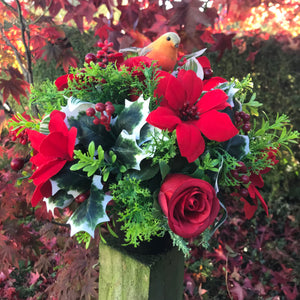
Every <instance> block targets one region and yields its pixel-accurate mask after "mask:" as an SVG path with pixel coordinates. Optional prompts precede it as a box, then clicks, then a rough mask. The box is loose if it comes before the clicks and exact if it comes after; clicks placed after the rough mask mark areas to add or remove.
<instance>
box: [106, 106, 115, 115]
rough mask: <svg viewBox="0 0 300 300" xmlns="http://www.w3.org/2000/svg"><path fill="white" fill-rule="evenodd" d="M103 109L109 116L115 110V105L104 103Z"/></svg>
mask: <svg viewBox="0 0 300 300" xmlns="http://www.w3.org/2000/svg"><path fill="white" fill-rule="evenodd" d="M105 111H106V112H107V114H108V115H110V116H111V115H112V114H113V113H114V112H115V107H114V106H113V105H106V107H105Z"/></svg>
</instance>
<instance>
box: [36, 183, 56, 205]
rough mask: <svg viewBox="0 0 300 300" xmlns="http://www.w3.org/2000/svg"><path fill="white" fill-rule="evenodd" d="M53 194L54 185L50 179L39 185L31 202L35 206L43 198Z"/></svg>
mask: <svg viewBox="0 0 300 300" xmlns="http://www.w3.org/2000/svg"><path fill="white" fill-rule="evenodd" d="M51 195H52V185H51V182H50V180H48V181H46V182H45V183H42V184H40V185H38V186H37V187H36V189H35V191H34V193H33V195H32V198H31V204H32V206H33V207H35V206H36V205H37V204H38V203H39V202H40V201H41V200H42V199H43V198H49V197H51Z"/></svg>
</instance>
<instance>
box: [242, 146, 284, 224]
mask: <svg viewBox="0 0 300 300" xmlns="http://www.w3.org/2000/svg"><path fill="white" fill-rule="evenodd" d="M266 151H267V152H266V153H265V155H267V160H269V161H270V166H274V165H276V164H277V163H278V162H279V160H277V159H276V153H277V149H270V148H268V149H266ZM270 170H271V168H270V167H267V168H265V169H264V170H261V171H260V172H259V173H258V174H255V173H252V174H251V175H250V177H249V178H250V185H249V186H248V192H249V197H250V198H251V200H252V202H253V204H254V205H251V204H250V203H249V202H248V201H247V200H246V199H245V198H243V197H241V201H242V202H244V211H245V215H246V218H247V219H251V218H252V217H253V215H254V213H255V212H256V210H257V207H258V200H259V201H260V203H261V204H262V207H263V209H264V210H265V212H266V214H267V216H268V215H269V212H268V206H267V204H266V202H265V200H264V198H263V196H262V195H261V194H260V192H259V191H258V189H257V188H260V189H261V188H263V186H264V181H263V178H262V176H261V175H262V174H266V173H268V172H269V171H270Z"/></svg>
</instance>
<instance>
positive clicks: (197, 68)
mask: <svg viewBox="0 0 300 300" xmlns="http://www.w3.org/2000/svg"><path fill="white" fill-rule="evenodd" d="M182 69H184V70H187V71H188V70H192V71H194V72H195V73H196V74H197V76H198V77H199V78H200V79H202V80H203V78H204V72H203V68H202V66H201V64H200V63H199V61H198V60H197V59H196V58H195V57H191V58H189V59H188V60H187V61H186V63H185V64H184V65H183V66H182Z"/></svg>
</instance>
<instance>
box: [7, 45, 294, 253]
mask: <svg viewBox="0 0 300 300" xmlns="http://www.w3.org/2000/svg"><path fill="white" fill-rule="evenodd" d="M98 46H99V47H100V48H101V49H100V50H99V51H98V52H97V55H94V54H92V53H89V54H88V55H87V56H86V62H85V66H84V68H82V69H73V70H71V71H70V73H69V74H66V75H64V76H61V77H59V78H57V80H56V81H55V83H52V82H49V81H47V82H45V83H44V84H43V85H42V87H41V88H36V89H33V90H32V94H31V101H32V102H33V103H34V104H35V105H37V106H38V107H39V109H40V110H42V111H44V112H45V114H44V116H43V117H42V118H41V119H40V120H35V119H33V118H29V117H28V116H27V117H26V118H24V117H23V116H21V115H17V116H15V117H14V118H13V119H12V120H11V126H12V132H15V133H16V134H17V135H22V136H23V137H24V135H25V136H26V139H27V140H28V141H29V142H30V144H31V147H32V157H31V158H30V162H31V163H32V174H30V180H32V181H33V183H34V185H35V186H36V188H35V191H34V194H33V196H32V206H34V207H35V206H37V205H39V204H40V203H41V201H45V202H46V205H47V209H48V210H50V211H52V212H53V211H54V209H55V208H58V209H60V210H61V211H64V210H66V209H67V211H68V214H67V216H68V220H67V223H68V224H69V225H70V228H71V235H77V237H78V239H79V240H80V241H85V242H88V241H89V239H90V238H91V237H93V236H94V233H95V229H96V227H101V228H105V230H106V231H108V232H109V233H111V234H112V235H113V236H115V237H116V238H117V237H118V231H117V230H116V228H118V229H119V230H120V231H121V232H122V234H123V239H124V241H123V243H124V244H125V245H134V246H135V247H137V246H139V244H140V243H141V242H144V241H151V239H152V238H153V237H163V236H164V235H166V234H169V235H170V237H171V239H172V240H173V244H174V245H176V246H178V248H179V249H180V250H182V251H183V252H184V253H185V254H188V252H189V246H188V245H189V242H191V241H197V242H199V241H200V243H203V244H205V243H206V242H207V241H208V239H209V238H210V237H211V236H212V235H213V233H214V232H215V230H216V229H217V228H219V226H220V225H221V224H222V223H223V222H224V220H225V218H226V217H227V211H226V197H235V198H236V203H237V205H240V203H239V202H243V205H244V211H245V214H246V216H247V218H251V217H252V216H253V215H254V213H255V211H256V209H257V208H258V206H259V205H262V207H263V209H264V210H265V212H266V215H268V206H267V203H266V201H265V200H264V199H263V197H262V196H261V194H260V192H259V189H260V188H262V187H263V185H264V182H263V179H262V175H263V174H265V173H267V172H268V171H269V170H270V169H271V168H272V167H273V166H274V165H275V164H276V163H277V162H278V159H277V156H278V154H279V147H287V146H288V144H289V143H290V142H294V141H295V139H297V138H299V133H298V132H296V131H292V130H287V128H288V126H289V119H288V117H287V116H285V115H281V116H277V117H276V120H275V121H274V123H270V121H269V120H268V119H267V120H262V122H261V123H260V125H258V123H257V122H256V121H255V120H256V119H255V117H254V116H257V115H258V108H259V106H261V104H260V103H259V102H258V101H256V99H255V93H253V92H252V82H251V79H250V77H249V76H247V77H245V78H244V79H243V80H241V81H238V80H236V79H232V80H230V81H227V80H226V79H224V78H221V77H213V72H212V70H211V66H210V63H209V60H208V59H207V57H205V56H203V53H204V50H201V51H198V52H196V53H193V54H190V55H187V56H184V57H182V58H181V59H180V60H178V62H177V64H176V66H175V68H174V70H173V72H166V71H163V70H161V68H160V66H159V64H157V62H156V61H155V60H152V59H150V58H148V57H145V56H133V57H129V58H126V57H125V55H124V54H123V53H120V52H116V51H115V50H113V49H112V47H111V46H112V45H111V44H109V43H107V42H105V43H101V42H100V43H98ZM100 234H101V230H100Z"/></svg>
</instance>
